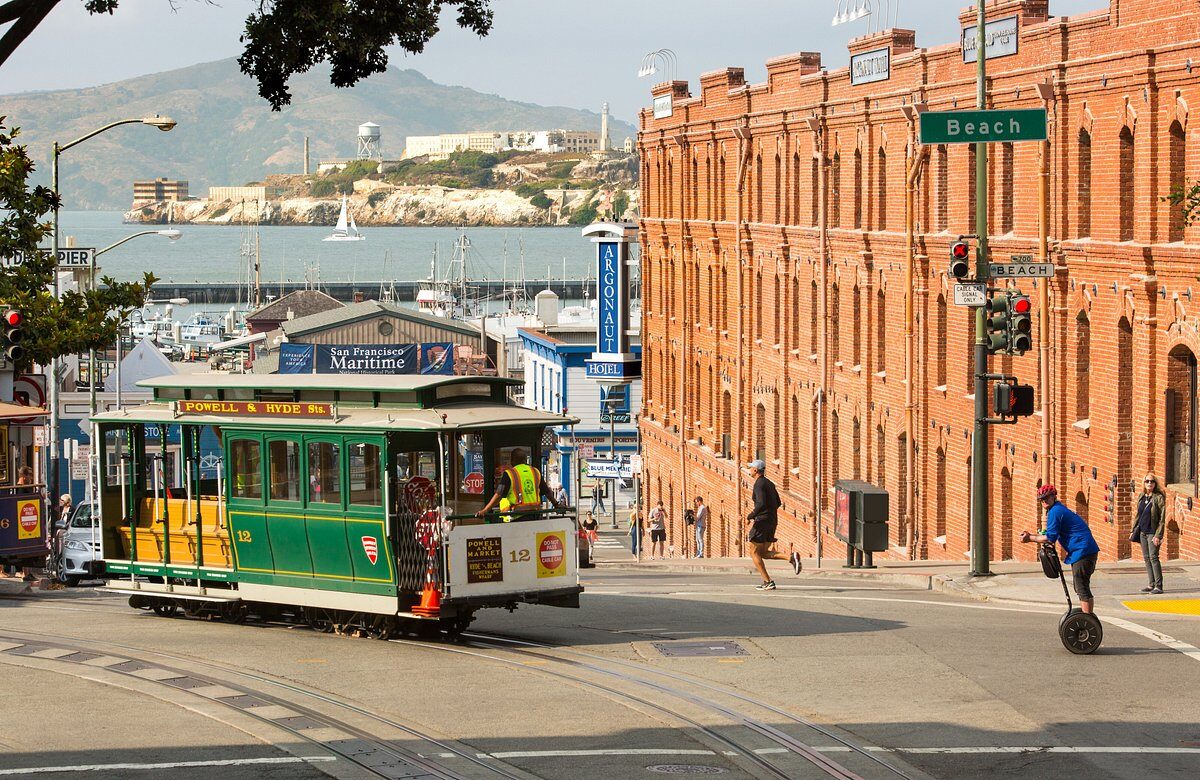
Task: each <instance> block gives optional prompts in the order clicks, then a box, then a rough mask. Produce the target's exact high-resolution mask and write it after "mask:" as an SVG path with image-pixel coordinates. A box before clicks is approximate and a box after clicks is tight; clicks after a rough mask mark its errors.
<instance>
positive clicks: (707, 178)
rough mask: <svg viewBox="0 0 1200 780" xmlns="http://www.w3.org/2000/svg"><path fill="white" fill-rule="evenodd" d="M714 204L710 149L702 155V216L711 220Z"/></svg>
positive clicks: (714, 215)
mask: <svg viewBox="0 0 1200 780" xmlns="http://www.w3.org/2000/svg"><path fill="white" fill-rule="evenodd" d="M715 205H716V204H714V203H713V165H712V149H711V148H710V149H709V150H708V153H707V154H705V155H704V218H705V219H707V220H708V221H710V222H711V221H712V220H713V219H715V218H716V209H715V208H714V206H715Z"/></svg>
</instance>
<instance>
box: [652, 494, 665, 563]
mask: <svg viewBox="0 0 1200 780" xmlns="http://www.w3.org/2000/svg"><path fill="white" fill-rule="evenodd" d="M666 543H667V510H666V509H664V508H663V502H662V499H661V498H660V499H659V500H658V506H656V507H654V508H653V509H651V510H650V560H652V561H657V560H661V559H663V558H665V557H666V554H665V553H664V552H663V547H664V545H666ZM656 545H657V550H658V555H655V549H656Z"/></svg>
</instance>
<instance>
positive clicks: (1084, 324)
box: [1075, 311, 1092, 420]
mask: <svg viewBox="0 0 1200 780" xmlns="http://www.w3.org/2000/svg"><path fill="white" fill-rule="evenodd" d="M1091 375H1092V323H1091V321H1090V320H1088V316H1087V314H1086V313H1085V312H1082V311H1081V312H1079V315H1078V316H1076V317H1075V419H1076V420H1087V419H1089V418H1090V417H1091Z"/></svg>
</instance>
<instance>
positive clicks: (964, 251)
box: [950, 241, 971, 279]
mask: <svg viewBox="0 0 1200 780" xmlns="http://www.w3.org/2000/svg"><path fill="white" fill-rule="evenodd" d="M970 273H971V245H970V244H968V243H967V242H966V241H956V242H955V243H954V245H953V246H951V247H950V275H951V276H953V277H954V278H955V279H966V278H967V276H969V275H970Z"/></svg>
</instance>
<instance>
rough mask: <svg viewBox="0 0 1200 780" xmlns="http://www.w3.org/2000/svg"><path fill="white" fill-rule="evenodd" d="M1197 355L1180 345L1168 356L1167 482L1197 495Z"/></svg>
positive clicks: (1179, 489) (1184, 491)
mask: <svg viewBox="0 0 1200 780" xmlns="http://www.w3.org/2000/svg"><path fill="white" fill-rule="evenodd" d="M1196 379H1197V377H1196V355H1195V354H1193V353H1192V351H1191V350H1190V349H1188V348H1187V347H1185V346H1183V345H1180V346H1177V347H1175V348H1174V349H1172V350H1171V352H1170V354H1168V356H1167V403H1166V410H1167V415H1166V418H1167V459H1166V460H1167V482H1168V483H1169V484H1171V485H1172V486H1173V487H1174V488H1175V489H1176V490H1178V491H1179V492H1183V493H1187V494H1188V495H1193V496H1194V495H1196V473H1197V470H1196V454H1197V450H1196V424H1197V403H1196V396H1197V386H1196Z"/></svg>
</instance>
